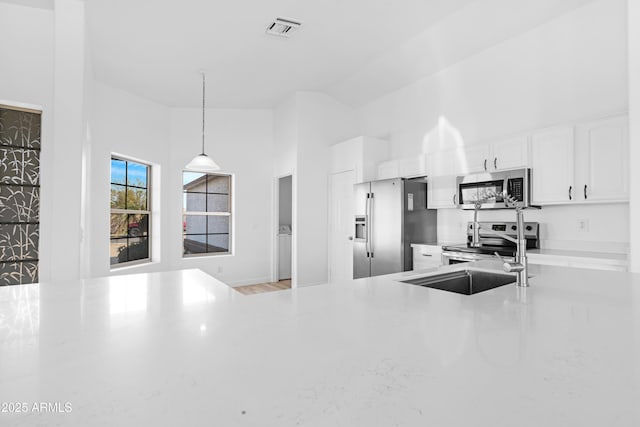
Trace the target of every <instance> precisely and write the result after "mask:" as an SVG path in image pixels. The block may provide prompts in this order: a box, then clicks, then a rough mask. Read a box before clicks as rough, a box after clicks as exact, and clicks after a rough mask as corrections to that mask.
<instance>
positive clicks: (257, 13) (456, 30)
mask: <svg viewBox="0 0 640 427" xmlns="http://www.w3.org/2000/svg"><path fill="white" fill-rule="evenodd" d="M588 1H590V0H536V1H535V2H532V1H530V0H394V1H389V0H323V1H311V0H234V1H222V0H181V1H175V0H89V1H87V22H88V28H89V42H90V48H91V57H92V60H93V68H94V73H95V75H96V78H97V79H98V80H100V81H103V82H105V83H107V84H110V85H113V86H117V87H120V88H122V89H125V90H127V91H130V92H132V93H136V94H138V95H141V96H144V97H146V98H148V99H151V100H154V101H156V102H159V103H162V104H165V105H168V106H175V107H187V106H189V107H196V106H198V105H199V103H200V90H201V88H200V76H199V74H198V71H199V70H201V69H204V70H206V71H207V76H208V96H207V99H208V105H209V106H211V107H224V108H264V107H267V108H268V107H273V106H275V105H277V104H278V103H279V102H281V101H282V100H283V99H284V98H286V97H287V96H288V95H290V94H291V93H293V92H295V91H298V90H312V91H324V92H327V93H330V94H331V95H332V96H334V97H335V98H336V99H338V100H341V101H342V102H345V103H347V104H350V105H354V106H355V105H361V104H363V103H366V102H368V101H370V100H372V99H374V98H376V97H378V96H381V95H382V94H384V93H386V91H389V90H392V89H395V88H397V87H399V86H400V85H403V84H408V83H410V82H411V81H412V80H415V79H417V78H419V77H421V76H422V75H426V74H429V73H433V72H436V71H438V69H441V68H442V67H444V66H447V64H449V63H453V62H455V61H459V60H460V59H462V58H463V57H465V56H469V55H470V54H473V53H474V52H475V51H478V50H482V49H484V48H487V47H489V46H491V45H493V44H496V43H497V42H499V41H500V40H504V39H505V38H506V37H510V36H513V35H514V34H515V33H518V32H522V31H526V30H527V29H529V28H531V27H532V26H535V25H539V24H540V23H542V22H545V21H546V20H549V19H551V18H552V17H553V16H556V15H558V14H561V13H563V12H565V11H568V10H570V9H572V8H575V7H578V6H580V5H581V4H583V3H586V2H588ZM277 17H283V18H289V19H295V20H298V21H300V22H302V28H301V29H300V30H299V31H298V33H297V34H295V35H294V37H292V38H290V39H286V38H277V37H273V36H268V35H266V34H265V28H266V27H267V25H268V24H269V23H270V22H272V21H273V20H274V19H275V18H277ZM479 31H481V33H480V32H479Z"/></svg>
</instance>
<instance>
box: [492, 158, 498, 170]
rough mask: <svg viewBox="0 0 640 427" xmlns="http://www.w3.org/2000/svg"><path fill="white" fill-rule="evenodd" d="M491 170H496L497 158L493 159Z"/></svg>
mask: <svg viewBox="0 0 640 427" xmlns="http://www.w3.org/2000/svg"><path fill="white" fill-rule="evenodd" d="M493 168H494V169H498V158H497V157H494V158H493Z"/></svg>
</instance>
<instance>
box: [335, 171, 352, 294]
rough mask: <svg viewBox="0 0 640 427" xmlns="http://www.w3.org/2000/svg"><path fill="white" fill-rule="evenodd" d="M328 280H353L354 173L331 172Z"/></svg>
mask: <svg viewBox="0 0 640 427" xmlns="http://www.w3.org/2000/svg"><path fill="white" fill-rule="evenodd" d="M329 179H330V181H329V282H337V281H339V280H350V279H353V227H354V219H355V212H354V193H353V191H354V190H353V185H354V184H355V182H356V178H355V172H354V171H346V172H341V173H335V174H331V175H330V178H329Z"/></svg>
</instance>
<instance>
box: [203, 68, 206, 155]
mask: <svg viewBox="0 0 640 427" xmlns="http://www.w3.org/2000/svg"><path fill="white" fill-rule="evenodd" d="M204 80H205V74H204V73H202V155H203V156H206V154H204V89H205V84H204Z"/></svg>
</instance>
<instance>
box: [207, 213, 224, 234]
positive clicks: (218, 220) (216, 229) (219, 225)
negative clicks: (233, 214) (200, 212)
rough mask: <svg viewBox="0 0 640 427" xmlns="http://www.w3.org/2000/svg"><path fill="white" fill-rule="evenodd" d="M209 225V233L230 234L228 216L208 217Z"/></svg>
mask: <svg viewBox="0 0 640 427" xmlns="http://www.w3.org/2000/svg"><path fill="white" fill-rule="evenodd" d="M207 225H208V232H209V233H229V217H228V216H208V217H207Z"/></svg>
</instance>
